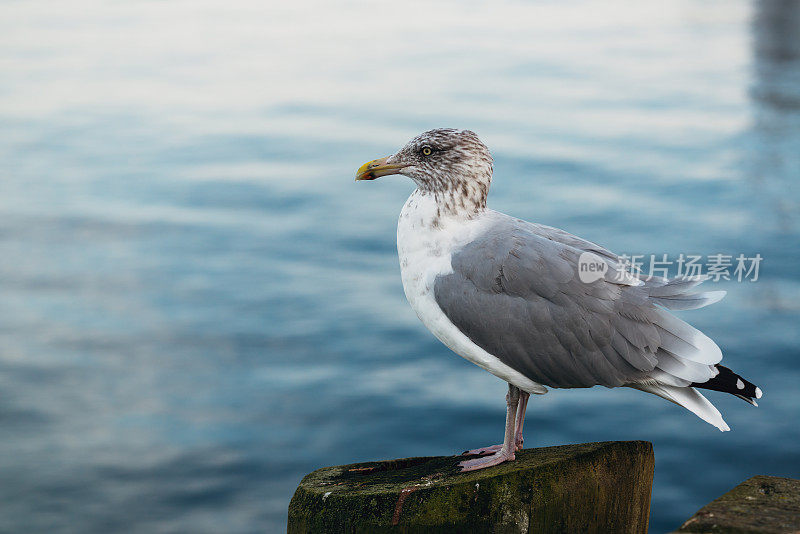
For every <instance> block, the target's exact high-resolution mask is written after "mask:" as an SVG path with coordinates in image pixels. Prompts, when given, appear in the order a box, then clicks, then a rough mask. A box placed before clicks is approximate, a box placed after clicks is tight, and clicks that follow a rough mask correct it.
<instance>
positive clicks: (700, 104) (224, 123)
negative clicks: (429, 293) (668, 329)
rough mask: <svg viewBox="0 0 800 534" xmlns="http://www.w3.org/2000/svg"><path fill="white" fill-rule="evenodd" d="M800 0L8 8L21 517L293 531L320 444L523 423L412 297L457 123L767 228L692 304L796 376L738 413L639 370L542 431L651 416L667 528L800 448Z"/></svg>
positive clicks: (756, 229) (6, 430)
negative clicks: (410, 233) (716, 299)
mask: <svg viewBox="0 0 800 534" xmlns="http://www.w3.org/2000/svg"><path fill="white" fill-rule="evenodd" d="M798 6H800V4H797V3H794V2H781V1H777V0H776V1H761V2H758V1H757V2H754V3H749V2H729V1H725V2H713V1H712V2H707V1H701V0H697V1H690V0H685V1H679V2H669V3H666V5H665V6H663V7H659V8H656V7H652V6H651V4H650V3H645V2H622V1H615V2H601V3H598V2H581V1H568V2H545V3H533V2H517V1H508V2H499V3H498V2H492V3H488V2H487V3H483V2H444V3H435V4H432V3H429V2H410V3H402V4H397V3H383V4H379V3H357V2H343V3H338V4H336V5H334V4H331V3H326V2H318V3H309V2H280V3H277V2H276V3H264V2H254V1H252V2H251V1H243V2H224V3H219V2H210V1H203V0H201V1H196V0H195V1H192V2H189V1H170V2H153V1H130V2H124V3H109V2H101V1H99V0H98V1H91V0H80V1H78V2H69V3H65V2H56V1H38V2H21V1H6V2H3V3H2V4H0V295H1V296H0V476H1V477H2V479H3V484H1V485H0V502H2V503H3V505H2V507H0V530H2V531H26V532H34V531H39V532H67V531H76V532H98V533H99V532H109V531H131V532H186V531H189V532H223V531H224V532H264V531H268V532H276V531H280V530H281V529H283V528H285V518H286V508H287V506H288V503H289V499H290V497H291V495H292V492H293V490H294V488H295V487H296V485H297V483H298V482H299V481H300V478H301V477H302V475H303V474H305V473H307V472H308V471H310V470H313V469H315V468H317V467H321V466H324V465H331V464H338V463H345V462H354V461H363V460H370V459H380V458H394V457H403V456H413V455H438V454H452V453H454V452H457V451H461V450H464V449H465V448H468V447H472V446H479V445H486V444H489V443H494V442H496V441H497V440H498V439H499V438H500V437H501V433H502V425H503V417H504V410H505V407H504V400H503V395H504V392H505V384H503V383H502V382H501V381H500V380H498V379H496V378H494V377H493V376H491V375H489V374H487V373H485V372H483V371H481V370H480V369H478V368H477V367H474V366H472V365H471V364H469V363H467V362H466V361H463V360H461V359H460V358H458V357H457V356H455V355H453V354H452V353H450V352H449V351H448V350H447V349H446V348H445V347H443V346H441V345H440V344H439V343H438V342H437V341H436V340H435V339H434V338H433V337H432V335H431V334H429V333H428V332H427V331H426V330H425V328H424V327H423V326H422V325H421V324H419V323H418V321H417V319H416V317H415V316H414V314H413V312H412V311H411V309H410V308H409V306H408V305H407V303H406V302H405V298H404V296H403V292H402V287H401V284H400V277H399V267H398V264H397V258H396V250H395V222H396V217H397V214H398V212H399V210H400V207H401V205H402V203H403V202H404V200H405V198H406V196H407V195H408V194H409V193H410V192H411V190H412V186H411V184H410V183H409V182H408V181H407V180H405V179H402V178H400V177H390V178H384V179H381V180H379V181H376V182H371V183H354V182H353V179H352V178H353V173H354V170H355V168H356V167H358V165H360V164H361V163H362V162H363V161H365V160H367V159H372V158H374V157H378V156H382V155H385V154H388V153H391V152H392V151H393V150H395V149H396V148H397V147H398V146H399V145H401V144H403V143H404V142H405V141H406V140H407V139H408V138H410V137H411V136H413V135H415V134H417V133H419V132H420V131H422V130H425V129H428V128H431V127H436V126H455V127H463V128H470V129H473V130H475V131H477V132H478V133H479V134H480V135H481V136H482V138H483V139H484V140H485V141H486V143H487V144H488V145H489V146H490V147H491V148H492V150H493V152H494V155H495V161H496V165H495V171H496V172H495V182H494V185H493V188H492V192H491V194H490V199H489V200H490V205H491V206H492V207H494V208H495V209H499V210H502V211H505V212H508V213H511V214H514V215H516V216H519V217H522V218H526V219H529V220H535V221H539V222H543V223H546V224H550V225H554V226H558V227H562V228H565V229H567V230H569V231H571V232H573V233H577V234H580V235H582V236H585V237H587V238H589V239H591V240H593V241H597V242H600V243H602V244H604V245H606V246H608V247H610V248H612V249H614V250H616V251H618V252H625V253H628V254H634V253H637V254H651V253H656V254H661V253H667V254H670V255H671V256H676V255H678V254H680V253H685V254H714V253H723V254H731V255H738V254H740V253H741V254H745V255H747V256H753V255H755V254H757V253H758V254H761V255H762V256H763V257H764V261H763V263H762V265H761V269H760V273H759V279H758V281H757V282H741V283H739V282H735V281H730V282H724V281H722V282H720V283H718V284H716V285H717V286H718V287H721V288H723V289H727V290H728V292H729V294H728V297H727V298H726V299H725V300H724V301H722V302H721V303H720V304H717V305H715V306H713V307H710V308H706V309H703V310H699V311H695V312H688V313H685V314H684V315H683V316H684V317H687V318H690V319H691V321H692V322H693V324H695V325H696V326H698V327H699V328H701V329H703V330H704V331H706V332H707V333H708V334H709V335H711V336H712V337H713V338H714V339H715V340H717V341H718V343H719V344H720V346H721V347H722V348H723V351H724V353H725V355H726V356H725V358H726V359H725V361H726V362H727V364H728V365H729V366H731V367H733V368H734V369H735V370H737V371H739V372H740V373H742V374H743V375H744V376H746V377H748V378H750V379H751V380H753V381H754V382H756V383H757V384H759V385H760V386H761V387H762V389H763V390H764V391H765V396H764V398H763V399H762V402H761V407H760V408H758V409H754V408H751V407H749V406H747V405H746V404H745V403H743V402H741V401H739V400H738V399H735V398H732V397H727V396H724V395H718V394H714V393H710V394H709V397H710V398H712V400H713V401H714V402H715V403H716V404H717V405H718V406H719V408H720V409H721V410H722V412H723V413H724V414H725V416H726V419H727V421H728V423H729V424H730V425H731V427H732V428H733V431H732V432H730V433H725V434H722V433H720V432H718V431H717V430H716V429H714V428H713V427H711V426H709V425H707V424H705V423H703V422H702V421H700V420H699V419H697V418H695V417H694V416H693V415H691V414H690V413H688V412H686V411H684V410H681V409H679V408H678V407H676V406H674V405H671V404H668V403H666V402H664V401H662V400H661V399H658V398H656V397H651V396H647V395H645V394H643V393H640V392H636V391H633V390H607V389H604V388H594V389H590V390H572V391H552V392H551V393H550V394H548V395H546V396H544V397H541V398H536V399H532V401H531V403H530V406H529V412H528V413H529V416H528V417H529V419H528V420H529V423H528V424H527V425H526V431H527V432H526V434H527V440H526V445H531V446H533V445H554V444H561V443H576V442H583V441H599V440H635V439H641V440H649V441H652V442H653V444H654V446H655V451H656V475H655V485H654V489H653V505H652V520H651V526H652V530H653V531H654V532H665V531H667V530H669V529H672V528H675V527H676V526H677V525H679V524H680V522H681V520H683V519H685V518H686V517H688V516H689V515H690V514H692V513H693V512H694V511H695V510H696V509H697V508H699V507H700V506H701V505H703V504H705V503H706V502H708V501H709V500H711V499H712V498H714V497H716V496H718V495H719V494H721V493H722V492H724V491H726V490H728V489H729V488H730V487H732V486H733V485H735V484H737V483H738V482H740V481H742V480H744V479H745V478H747V477H749V476H751V475H754V474H774V475H782V476H790V477H798V476H800V452H799V451H798V441H799V440H800V427H798V425H797V406H798V402H800V395H799V394H798V391H797V383H798V379H799V378H800V373H798V369H800V367H799V366H800V363H798V357H799V356H800V349H798V346H800V339H798V338H799V337H800V333H799V331H798V320H799V319H800V305H799V304H798V302H800V284H798V277H797V275H798V271H800V269H798V264H799V263H800V251H798V243H800V239H798V238H799V237H800V231H799V226H800V216H799V211H798V207H799V206H800V194H799V193H798V183H797V181H798V177H800V150H798V147H800V7H798Z"/></svg>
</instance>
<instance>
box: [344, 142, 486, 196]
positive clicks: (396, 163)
mask: <svg viewBox="0 0 800 534" xmlns="http://www.w3.org/2000/svg"><path fill="white" fill-rule="evenodd" d="M389 174H402V175H405V176H408V177H409V178H411V179H412V180H414V182H416V184H417V187H418V188H419V189H421V190H423V191H428V192H432V193H435V194H437V198H441V199H442V201H443V202H444V201H453V200H455V201H456V204H460V206H461V207H463V208H467V209H471V208H483V207H485V206H486V194H487V193H488V192H489V184H490V183H491V181H492V156H491V154H490V153H489V149H488V148H486V145H484V144H483V143H482V142H481V140H480V139H478V136H477V135H476V134H475V132H472V131H470V130H456V129H453V128H437V129H435V130H428V131H427V132H424V133H421V134H419V135H418V136H416V137H415V138H413V139H412V140H411V141H409V142H408V143H406V145H405V146H404V147H403V148H401V149H400V150H398V151H397V152H395V153H394V154H392V155H391V156H387V157H385V158H380V159H376V160H372V161H368V162H367V163H365V164H364V165H362V166H361V167H360V168H359V169H358V171H357V173H356V180H374V179H375V178H379V177H381V176H387V175H389Z"/></svg>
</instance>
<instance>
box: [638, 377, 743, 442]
mask: <svg viewBox="0 0 800 534" xmlns="http://www.w3.org/2000/svg"><path fill="white" fill-rule="evenodd" d="M628 386H629V387H632V388H635V389H640V390H642V391H646V392H647V393H652V394H653V395H658V396H659V397H661V398H663V399H667V400H668V401H670V402H674V403H675V404H677V405H678V406H683V407H684V408H686V409H687V410H689V411H690V412H692V413H693V414H695V415H696V416H697V417H699V418H700V419H702V420H703V421H705V422H706V423H708V424H710V425H714V426H715V427H717V428H719V429H720V430H721V431H722V432H726V431H728V430H730V429H731V428H730V427H729V426H728V424H727V423H726V422H725V420H724V419H723V418H722V414H721V413H719V410H717V409H716V408H715V407H714V405H713V404H711V403H710V402H709V401H708V399H706V398H705V397H704V396H703V395H701V394H700V392H699V391H697V390H696V389H694V388H685V387H683V388H682V387H676V386H668V385H665V384H656V383H650V384H628Z"/></svg>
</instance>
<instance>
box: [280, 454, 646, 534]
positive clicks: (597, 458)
mask: <svg viewBox="0 0 800 534" xmlns="http://www.w3.org/2000/svg"><path fill="white" fill-rule="evenodd" d="M516 456H517V459H516V460H515V461H513V462H508V463H505V464H501V465H498V466H496V467H491V468H488V469H482V470H479V471H472V472H469V473H461V472H460V471H459V469H458V466H457V464H458V462H459V461H461V460H463V459H464V457H462V456H437V457H429V458H405V459H400V460H389V461H383V462H367V463H359V464H352V465H344V466H334V467H326V468H323V469H318V470H316V471H314V472H313V473H310V474H308V475H306V477H305V478H303V480H302V482H301V483H300V486H299V487H298V488H297V491H296V492H295V494H294V497H292V502H291V504H290V505H289V522H288V532H290V533H301V532H359V533H360V532H537V533H540V532H541V533H549V532H647V524H648V519H649V514H650V491H651V488H652V482H653V465H654V461H653V447H652V445H651V444H650V443H647V442H643V441H630V442H605V443H586V444H580V445H563V446H559V447H545V448H540V449H525V450H523V451H520V452H518V453H517V455H516Z"/></svg>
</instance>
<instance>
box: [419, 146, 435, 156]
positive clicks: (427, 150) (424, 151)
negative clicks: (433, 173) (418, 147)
mask: <svg viewBox="0 0 800 534" xmlns="http://www.w3.org/2000/svg"><path fill="white" fill-rule="evenodd" d="M432 153H433V149H432V148H431V147H429V146H424V147H422V155H423V156H430V155H431V154H432Z"/></svg>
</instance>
